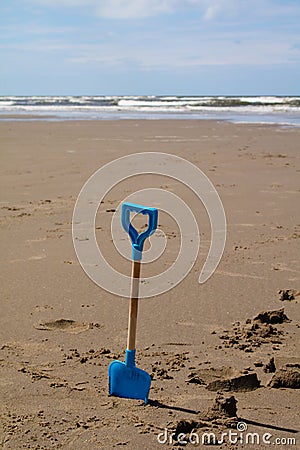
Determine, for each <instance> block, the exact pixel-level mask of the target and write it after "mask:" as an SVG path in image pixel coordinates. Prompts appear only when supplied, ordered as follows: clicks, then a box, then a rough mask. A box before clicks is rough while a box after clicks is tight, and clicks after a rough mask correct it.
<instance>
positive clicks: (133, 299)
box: [127, 261, 141, 350]
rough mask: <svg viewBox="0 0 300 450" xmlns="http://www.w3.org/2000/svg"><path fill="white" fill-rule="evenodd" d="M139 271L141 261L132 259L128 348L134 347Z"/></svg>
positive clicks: (132, 348)
mask: <svg viewBox="0 0 300 450" xmlns="http://www.w3.org/2000/svg"><path fill="white" fill-rule="evenodd" d="M140 271H141V262H140V261H132V274H131V291H130V304H129V318H128V336H127V349H128V350H134V349H135V339H136V325H137V315H138V303H139V283H140Z"/></svg>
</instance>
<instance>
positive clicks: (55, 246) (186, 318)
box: [0, 120, 300, 450]
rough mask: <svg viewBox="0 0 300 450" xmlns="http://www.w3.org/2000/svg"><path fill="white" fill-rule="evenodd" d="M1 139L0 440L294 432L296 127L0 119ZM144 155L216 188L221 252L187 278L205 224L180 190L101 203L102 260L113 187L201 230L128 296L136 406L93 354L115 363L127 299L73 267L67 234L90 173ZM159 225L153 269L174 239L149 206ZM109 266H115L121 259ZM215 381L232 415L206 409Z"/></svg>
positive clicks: (73, 443)
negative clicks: (177, 160)
mask: <svg viewBox="0 0 300 450" xmlns="http://www.w3.org/2000/svg"><path fill="white" fill-rule="evenodd" d="M0 142H1V179H0V183H1V193H2V195H1V204H0V213H1V277H2V283H1V285H2V288H1V316H0V336H1V343H0V373H1V377H0V380H1V381H0V399H1V402H0V414H1V421H0V443H1V446H2V448H4V449H19V448H31V449H50V448H63V449H83V448H88V449H108V448H118V447H119V446H124V447H125V448H127V449H137V450H138V449H141V448H146V449H153V448H164V447H167V446H168V448H172V445H173V444H174V448H181V447H180V444H178V443H177V444H176V445H175V440H174V442H173V444H170V443H169V444H168V445H167V444H165V445H164V444H160V443H159V442H158V440H157V436H158V434H159V433H162V432H163V433H164V430H165V429H167V430H168V439H169V438H170V435H171V433H172V432H175V431H176V430H177V431H176V433H177V434H178V433H179V431H180V430H181V431H182V432H186V434H187V436H189V433H190V432H191V430H193V429H195V430H196V432H197V433H198V435H199V436H200V441H201V436H202V434H203V433H204V432H208V431H214V432H215V433H216V434H217V435H218V436H220V434H221V432H222V430H223V431H224V430H225V431H226V430H227V431H228V430H229V429H230V428H228V427H230V426H232V427H233V428H232V429H234V428H235V430H236V421H240V422H245V423H247V425H248V431H249V432H253V433H254V432H255V433H258V434H259V435H260V438H261V439H262V436H263V434H264V433H270V434H271V435H272V437H271V438H270V440H271V442H273V441H274V440H275V439H276V438H279V439H282V438H285V439H288V438H295V439H296V440H298V441H299V434H297V433H296V431H298V429H299V423H297V421H296V416H297V412H299V403H300V402H299V389H297V379H299V378H297V377H299V363H300V358H299V299H300V296H298V292H299V291H300V283H299V273H300V266H299V236H300V217H299V215H300V214H299V212H300V211H299V172H300V166H299V157H300V156H299V142H300V129H297V128H283V127H276V126H263V125H238V124H236V125H234V124H229V123H225V122H214V121H194V120H182V121H179V120H178V121H177V120H172V121H168V120H161V121H155V120H151V121H150V120H149V121H135V120H123V121H98V122H92V121H90V122H89V121H78V122H76V121H67V122H35V121H32V122H14V121H8V122H1V123H0ZM146 151H157V152H166V153H170V154H174V155H178V156H181V157H183V158H186V159H187V160H189V161H191V162H192V163H194V164H195V165H197V166H198V167H199V168H200V169H201V170H202V171H203V172H204V173H205V174H206V175H207V176H208V177H209V178H210V180H211V181H212V182H213V184H214V186H215V187H216V189H217V190H218V193H219V195H220V197H221V199H222V202H223V205H224V208H225V212H226V217H227V222H228V233H227V242H226V247H225V251H224V255H223V258H222V260H221V263H220V265H219V267H218V269H217V270H216V272H215V273H214V275H213V276H212V277H211V278H210V279H209V280H208V281H207V282H206V283H205V284H203V285H199V284H198V276H199V273H200V270H201V267H202V266H203V263H204V261H205V258H206V255H207V252H208V248H209V243H210V227H209V220H208V217H207V213H206V211H205V209H204V207H203V205H201V204H199V200H198V199H197V198H196V196H195V195H194V194H192V193H191V191H190V190H189V189H187V188H186V187H185V186H182V185H181V184H180V183H178V182H175V181H174V180H171V179H166V178H165V177H161V176H158V175H155V176H147V177H136V179H131V180H128V181H126V182H124V184H123V183H121V184H120V185H118V186H116V187H115V188H114V189H113V190H112V191H111V192H110V193H109V194H108V195H107V196H106V198H105V199H104V203H103V204H102V205H101V208H100V213H99V216H98V217H97V225H98V226H97V228H98V229H97V230H96V234H97V238H98V242H99V245H101V246H102V248H103V253H104V254H105V255H107V258H108V260H109V258H111V257H110V249H111V246H112V245H113V244H112V242H111V236H110V221H111V218H112V214H113V210H114V209H115V208H116V207H117V205H118V204H119V202H120V201H121V200H122V199H123V198H124V193H126V195H129V194H130V193H132V192H134V191H136V190H138V189H142V188H146V187H158V188H162V189H166V190H170V191H171V192H173V193H175V194H177V195H178V196H179V197H181V198H182V199H183V200H184V201H185V202H186V203H187V204H188V205H189V207H190V208H191V209H192V211H193V212H194V214H195V216H196V219H197V222H198V224H199V227H200V230H201V247H200V254H199V257H198V260H197V262H196V264H195V266H194V267H193V269H192V271H191V272H190V273H189V275H188V276H187V277H186V278H185V280H184V281H183V282H181V283H180V284H179V285H178V286H177V287H176V288H174V289H173V290H171V291H169V292H166V293H165V294H162V295H160V296H158V297H155V298H152V299H145V300H142V301H141V303H140V310H139V320H138V336H137V365H138V367H141V368H143V369H144V370H146V371H147V372H148V373H150V374H151V375H152V384H151V391H150V397H149V398H150V402H149V404H148V405H144V404H143V402H142V401H135V400H128V399H120V398H116V397H109V396H108V376H107V368H108V365H109V363H110V362H111V361H112V360H113V359H115V358H117V359H122V360H123V358H124V351H125V346H126V333H127V314H128V300H127V299H121V298H118V297H115V296H114V295H112V294H109V293H107V292H105V291H104V290H102V289H101V288H99V287H98V286H96V285H95V284H94V283H93V282H92V281H91V280H90V279H89V278H88V277H87V276H86V275H85V273H84V271H83V270H82V268H81V266H80V265H79V263H78V261H77V259H76V255H75V251H74V247H73V243H72V231H71V223H72V213H73V208H74V205H75V202H76V198H77V195H78V193H79V191H80V189H81V188H82V186H83V184H84V183H85V181H86V180H87V179H88V178H89V176H90V175H92V174H93V173H94V172H95V170H96V169H98V168H99V167H101V166H103V164H105V163H108V162H110V161H112V160H114V159H116V158H118V157H120V156H125V155H127V154H130V153H136V152H146ZM159 223H160V227H161V229H162V230H163V231H164V232H165V234H166V235H167V236H168V246H167V250H166V252H165V254H164V255H163V257H162V258H161V259H159V260H157V262H156V263H155V266H154V267H153V270H155V272H156V273H159V272H160V271H162V270H165V269H166V267H168V266H169V265H170V264H172V263H173V262H174V258H176V254H177V252H178V249H179V245H180V236H179V232H178V229H177V228H176V226H175V225H174V223H173V222H172V221H170V220H169V219H168V218H167V217H165V216H164V215H161V216H160V222H159ZM110 262H111V264H113V266H114V267H115V268H116V269H117V270H120V271H122V272H124V273H126V274H127V275H129V274H130V270H131V268H130V264H128V262H126V261H125V262H124V259H122V257H121V256H119V255H117V256H114V258H113V259H112V258H111V259H110ZM142 270H143V271H144V274H145V275H146V274H147V267H146V266H145V267H143V268H142ZM280 290H281V291H284V292H286V291H287V290H290V291H289V292H288V293H286V294H285V295H283V294H282V292H281V293H280V292H279V291H280ZM282 308H284V311H282V312H278V313H275V314H274V313H273V315H272V314H271V315H270V314H265V315H260V316H259V314H260V313H261V312H263V311H265V312H269V311H275V310H276V311H277V310H280V309H282ZM270 317H272V318H270ZM274 317H275V319H274ZM285 317H286V319H285ZM268 318H269V319H268ZM272 358H273V365H272V363H270V360H271V359H272ZM274 366H275V372H274ZM282 371H283V374H282ZM287 371H289V373H290V371H292V372H293V373H294V375H291V376H290V375H289V374H288V375H286V372H287ZM249 374H250V377H247V375H249ZM276 374H277V375H278V377H277V379H273V377H275V376H276ZM297 374H298V375H297ZM245 376H246V377H245ZM291 378H292V379H293V380H294V381H293V382H291V383H290V382H287V387H284V386H285V385H284V383H285V382H284V381H282V380H285V379H288V380H291ZM272 379H273V381H271V380H272ZM256 380H258V381H256ZM278 380H279V381H278ZM295 380H296V381H295ZM298 387H299V386H298ZM212 388H213V389H212ZM218 391H220V392H221V393H222V395H223V396H224V397H225V398H227V397H228V398H230V397H231V396H234V398H235V399H236V400H237V404H236V406H237V412H236V414H233V416H231V415H230V414H229V416H228V417H227V416H226V414H225V415H223V413H222V414H219V413H216V408H215V407H213V405H214V402H215V400H216V397H217V396H218V395H219V394H218V393H217V392H218ZM212 408H213V411H214V414H212V413H211V410H212ZM207 411H210V413H208V412H207ZM182 421H185V422H182ZM232 421H233V422H234V423H233V422H232ZM182 423H185V425H184V426H182ZM178 424H179V425H178ZM176 433H175V434H176ZM161 438H162V437H161ZM170 439H171V440H172V438H170ZM194 447H195V445H193V444H191V443H188V444H187V448H194ZM250 447H251V448H260V449H261V448H269V445H267V444H266V445H265V444H263V443H262V441H261V442H260V445H257V444H256V443H255V444H253V445H252V446H250ZM250 447H249V444H248V445H247V444H246V443H245V442H244V443H241V442H240V443H239V445H238V448H250ZM182 448H183V447H182ZM223 448H232V446H231V447H230V444H229V443H228V442H227V443H225V444H223ZM276 448H287V445H282V446H281V445H276ZM294 448H296V446H294Z"/></svg>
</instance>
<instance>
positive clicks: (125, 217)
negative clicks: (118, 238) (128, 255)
mask: <svg viewBox="0 0 300 450" xmlns="http://www.w3.org/2000/svg"><path fill="white" fill-rule="evenodd" d="M131 212H134V213H136V214H144V215H148V217H149V221H148V227H147V229H146V230H145V231H143V232H142V233H140V234H139V233H138V232H137V230H136V229H135V228H134V227H133V226H132V225H131V223H130V213H131ZM157 218H158V211H157V209H156V208H147V207H145V206H141V205H135V204H134V203H128V202H125V203H123V204H122V212H121V223H122V226H123V228H124V230H125V231H126V233H128V234H129V236H130V239H131V242H132V259H133V260H134V261H141V259H142V252H143V247H144V242H145V239H147V237H149V236H151V234H153V233H154V231H155V230H156V227H157Z"/></svg>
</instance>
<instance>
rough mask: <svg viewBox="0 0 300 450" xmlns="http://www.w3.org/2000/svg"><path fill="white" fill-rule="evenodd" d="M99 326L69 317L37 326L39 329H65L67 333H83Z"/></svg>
mask: <svg viewBox="0 0 300 450" xmlns="http://www.w3.org/2000/svg"><path fill="white" fill-rule="evenodd" d="M94 326H97V324H91V323H83V322H76V321H75V320H69V319H58V320H52V321H50V322H44V323H40V324H38V325H36V326H35V328H36V329H37V330H45V331H64V332H66V333H75V334H77V333H82V332H83V331H87V330H89V329H90V328H93V327H94Z"/></svg>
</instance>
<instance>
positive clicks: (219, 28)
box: [0, 0, 300, 95]
mask: <svg viewBox="0 0 300 450" xmlns="http://www.w3.org/2000/svg"><path fill="white" fill-rule="evenodd" d="M299 86H300V0H1V2H0V95H300V87H299Z"/></svg>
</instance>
